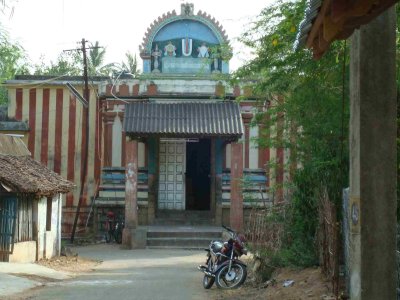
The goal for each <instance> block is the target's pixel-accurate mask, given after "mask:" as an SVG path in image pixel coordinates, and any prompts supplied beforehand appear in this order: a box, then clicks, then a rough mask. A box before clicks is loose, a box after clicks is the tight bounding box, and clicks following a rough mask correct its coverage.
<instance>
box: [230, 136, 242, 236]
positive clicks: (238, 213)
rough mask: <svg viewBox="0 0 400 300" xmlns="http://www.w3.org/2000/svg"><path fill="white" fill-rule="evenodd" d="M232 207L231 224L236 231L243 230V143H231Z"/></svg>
mask: <svg viewBox="0 0 400 300" xmlns="http://www.w3.org/2000/svg"><path fill="white" fill-rule="evenodd" d="M231 151H232V155H231V207H230V226H231V227H232V229H234V230H236V231H242V230H243V194H242V178H243V144H242V143H235V142H234V143H232V144H231Z"/></svg>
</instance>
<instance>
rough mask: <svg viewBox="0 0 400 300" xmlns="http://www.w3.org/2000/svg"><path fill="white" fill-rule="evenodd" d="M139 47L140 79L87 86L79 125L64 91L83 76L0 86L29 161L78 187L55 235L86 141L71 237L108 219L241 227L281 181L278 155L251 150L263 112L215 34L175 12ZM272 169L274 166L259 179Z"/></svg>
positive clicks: (199, 20)
mask: <svg viewBox="0 0 400 300" xmlns="http://www.w3.org/2000/svg"><path fill="white" fill-rule="evenodd" d="M139 48H140V57H141V59H142V62H143V68H142V69H143V72H142V74H141V75H139V76H137V77H133V76H131V75H130V74H126V73H125V74H119V75H118V77H117V78H115V79H110V78H105V77H96V78H91V85H90V99H89V114H88V116H89V117H88V118H86V117H85V116H86V114H85V113H84V110H85V108H83V106H82V105H81V103H80V102H79V101H77V99H76V98H75V96H74V95H73V94H71V93H70V91H69V90H68V89H67V87H66V86H65V84H66V83H67V82H69V83H71V84H72V85H74V86H75V87H76V89H77V90H78V92H80V93H81V94H83V93H82V91H83V82H82V78H79V77H65V76H64V77H61V78H54V77H51V78H50V77H38V76H17V77H16V78H15V79H14V80H9V81H7V82H6V86H7V87H8V91H9V108H8V115H9V117H11V118H14V119H16V120H19V121H26V122H27V124H28V125H29V134H28V137H27V139H28V148H29V150H30V151H31V153H32V156H33V157H34V158H35V159H37V160H39V161H41V162H42V163H43V164H45V165H47V166H48V167H49V168H51V169H53V170H54V171H55V172H57V173H59V174H61V175H62V176H63V177H64V178H66V179H68V180H70V181H73V182H74V183H75V184H76V186H77V188H76V189H75V191H74V192H71V193H69V194H68V195H66V196H65V197H64V202H63V232H64V233H65V234H67V233H68V232H70V231H71V229H72V223H73V219H74V217H75V213H76V207H77V205H78V202H79V191H80V186H81V181H82V180H81V179H82V177H83V171H84V168H83V165H82V162H83V157H82V153H84V151H83V149H84V147H85V145H86V143H85V141H86V138H87V140H88V149H89V151H88V169H87V171H88V173H87V174H88V175H87V181H86V182H87V184H86V186H85V188H84V196H83V198H82V199H81V204H82V207H81V210H80V214H79V230H78V232H79V231H83V230H84V229H85V228H84V227H85V225H86V224H92V221H93V224H95V225H93V226H95V228H96V229H101V224H102V218H103V217H104V216H105V212H106V211H107V210H114V211H116V212H117V213H120V214H121V215H125V219H126V222H127V226H131V227H132V226H137V225H151V224H154V223H157V224H160V223H162V218H165V217H166V216H168V215H171V216H172V215H174V216H177V215H179V214H181V215H183V216H185V217H186V218H191V215H190V212H195V211H197V212H202V214H201V216H202V218H203V219H204V220H205V221H208V222H209V224H215V225H218V224H225V225H231V226H232V227H234V228H236V229H242V228H243V224H244V220H245V218H246V215H247V211H249V209H250V208H251V207H258V206H264V205H267V204H268V203H269V202H271V200H272V199H271V195H270V193H268V187H269V186H270V184H271V183H272V184H273V183H274V182H275V181H276V182H278V183H279V182H283V178H284V176H285V174H284V168H283V165H284V161H285V153H284V151H283V149H261V148H258V147H257V146H256V144H255V143H254V142H253V140H254V139H255V138H257V137H258V136H259V134H261V132H262V128H261V127H260V126H251V127H250V121H251V119H252V117H253V113H254V111H255V110H256V109H266V108H265V107H259V106H257V101H256V100H255V99H253V98H252V97H251V94H250V93H249V91H248V89H246V86H245V84H243V85H238V86H234V87H232V86H230V85H229V60H230V58H231V56H232V51H231V49H230V46H229V40H228V37H227V35H226V33H225V31H224V30H223V28H222V25H220V24H219V22H218V21H216V20H215V19H214V18H212V17H211V16H210V15H208V14H206V13H204V12H201V11H199V12H197V13H195V12H194V7H193V5H192V4H182V5H181V10H180V12H176V11H172V12H168V13H167V14H164V15H162V16H160V17H159V18H157V19H156V20H155V21H154V22H153V23H152V24H151V25H150V26H149V28H148V29H147V31H146V33H145V35H144V38H143V43H142V44H141V45H140V47H139ZM239 97H240V99H242V101H240V102H239V101H237V100H238V99H239ZM87 126H88V127H89V130H88V133H87V131H86V127H87ZM87 134H88V136H86V135H87ZM270 161H274V162H277V163H278V164H279V165H281V166H282V168H277V170H278V171H277V172H276V174H268V176H267V173H268V172H267V171H266V170H267V165H268V162H270ZM278 196H279V195H278ZM161 216H162V218H161Z"/></svg>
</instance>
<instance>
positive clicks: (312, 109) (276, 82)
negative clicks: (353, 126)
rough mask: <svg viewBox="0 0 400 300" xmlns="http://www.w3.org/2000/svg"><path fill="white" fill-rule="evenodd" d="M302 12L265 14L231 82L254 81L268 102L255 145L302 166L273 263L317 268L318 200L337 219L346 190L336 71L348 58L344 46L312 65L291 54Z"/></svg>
mask: <svg viewBox="0 0 400 300" xmlns="http://www.w3.org/2000/svg"><path fill="white" fill-rule="evenodd" d="M304 9H305V1H304V0H302V1H296V2H293V1H282V0H280V1H277V2H275V3H274V4H272V5H271V6H269V7H267V8H265V9H264V10H263V11H262V12H261V14H260V15H259V17H258V19H257V20H256V21H255V22H254V23H253V25H252V27H251V28H250V30H248V31H246V32H245V33H244V34H243V36H242V38H241V41H242V42H243V43H244V44H245V45H247V46H249V47H251V48H252V49H253V52H254V54H255V56H254V58H253V59H251V60H250V61H248V62H247V63H246V64H245V65H244V66H243V67H242V68H240V69H239V70H238V71H237V72H236V73H235V74H234V75H233V76H234V80H235V81H241V82H243V81H246V80H247V81H248V82H254V84H252V88H253V91H254V94H255V95H256V96H258V97H260V99H263V100H265V98H267V99H268V101H269V103H270V105H269V109H268V110H267V111H266V112H265V111H260V112H259V113H258V115H257V116H256V117H255V119H254V122H253V124H260V123H263V125H265V128H266V129H265V132H264V133H266V134H267V135H264V136H270V138H268V139H266V138H261V139H259V141H258V142H259V145H260V146H261V147H274V148H276V147H284V148H287V149H290V151H291V153H292V155H291V161H289V163H288V166H286V167H287V168H289V166H290V164H291V163H292V164H296V166H301V167H298V168H296V169H295V170H292V172H293V173H292V182H291V186H290V195H291V198H290V201H289V205H288V208H287V211H286V212H285V216H286V218H285V222H286V230H285V237H284V241H285V242H284V243H283V246H282V249H281V251H280V252H279V253H278V254H279V255H278V256H279V263H281V264H293V265H301V266H308V265H312V264H315V263H317V261H318V260H317V258H318V253H317V247H316V242H317V240H316V231H317V225H318V207H319V205H320V198H321V195H322V193H323V192H324V191H325V190H327V191H328V196H329V199H330V201H332V202H333V203H335V204H336V205H337V208H338V212H340V207H341V206H340V203H341V193H342V188H344V187H347V186H348V175H347V174H348V148H347V136H348V128H347V126H348V118H349V109H348V101H347V99H345V102H344V106H343V103H342V100H343V99H344V98H343V95H348V92H347V90H343V79H345V83H346V82H347V73H348V72H347V66H345V68H343V64H342V62H343V57H346V56H347V55H345V56H344V55H343V51H344V49H345V45H344V43H343V42H338V43H335V44H334V45H333V46H332V47H331V50H330V51H329V52H328V53H327V54H326V55H325V56H324V57H323V58H322V59H321V60H318V61H316V60H313V59H312V55H311V52H310V51H308V50H300V51H294V50H293V45H294V42H295V39H296V33H297V25H298V24H299V23H300V22H301V20H302V18H303V17H304ZM345 86H347V84H345ZM346 98H347V97H346ZM343 108H344V109H343ZM266 115H267V116H268V117H267V118H266ZM265 120H269V121H268V122H267V121H265ZM278 121H279V122H282V124H283V131H282V132H283V134H282V138H277V136H280V135H277V130H279V129H278V128H279V126H276V125H277V122H278ZM342 125H343V126H344V127H342Z"/></svg>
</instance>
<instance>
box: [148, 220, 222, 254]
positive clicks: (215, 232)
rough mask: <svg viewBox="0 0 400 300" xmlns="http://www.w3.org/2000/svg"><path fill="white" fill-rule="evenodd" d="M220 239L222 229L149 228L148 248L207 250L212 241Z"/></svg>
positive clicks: (200, 227) (197, 227) (188, 227)
mask: <svg viewBox="0 0 400 300" xmlns="http://www.w3.org/2000/svg"><path fill="white" fill-rule="evenodd" d="M221 238H222V228H219V227H211V226H165V225H163V226H149V227H148V230H147V247H149V248H184V249H203V248H207V247H208V245H209V244H210V242H211V241H212V240H216V239H221Z"/></svg>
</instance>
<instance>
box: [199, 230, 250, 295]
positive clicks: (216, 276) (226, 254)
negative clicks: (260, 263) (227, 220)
mask: <svg viewBox="0 0 400 300" xmlns="http://www.w3.org/2000/svg"><path fill="white" fill-rule="evenodd" d="M222 227H223V228H224V229H225V230H227V231H228V232H229V234H230V235H231V238H230V239H229V240H228V241H227V242H223V241H219V240H217V241H211V243H210V245H209V247H208V249H204V250H205V251H207V260H206V264H205V265H200V266H199V267H198V269H199V270H200V271H201V272H203V273H204V277H203V287H204V288H205V289H209V288H211V287H212V286H213V284H214V282H215V284H216V285H217V287H218V288H221V289H235V288H238V287H240V286H241V285H242V284H243V283H244V281H245V280H246V277H247V266H246V264H245V263H244V262H242V261H241V260H239V257H241V256H242V255H243V254H244V255H247V249H246V248H245V242H246V239H245V237H244V235H243V234H238V233H236V232H235V231H234V230H232V229H230V228H229V227H226V226H222Z"/></svg>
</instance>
